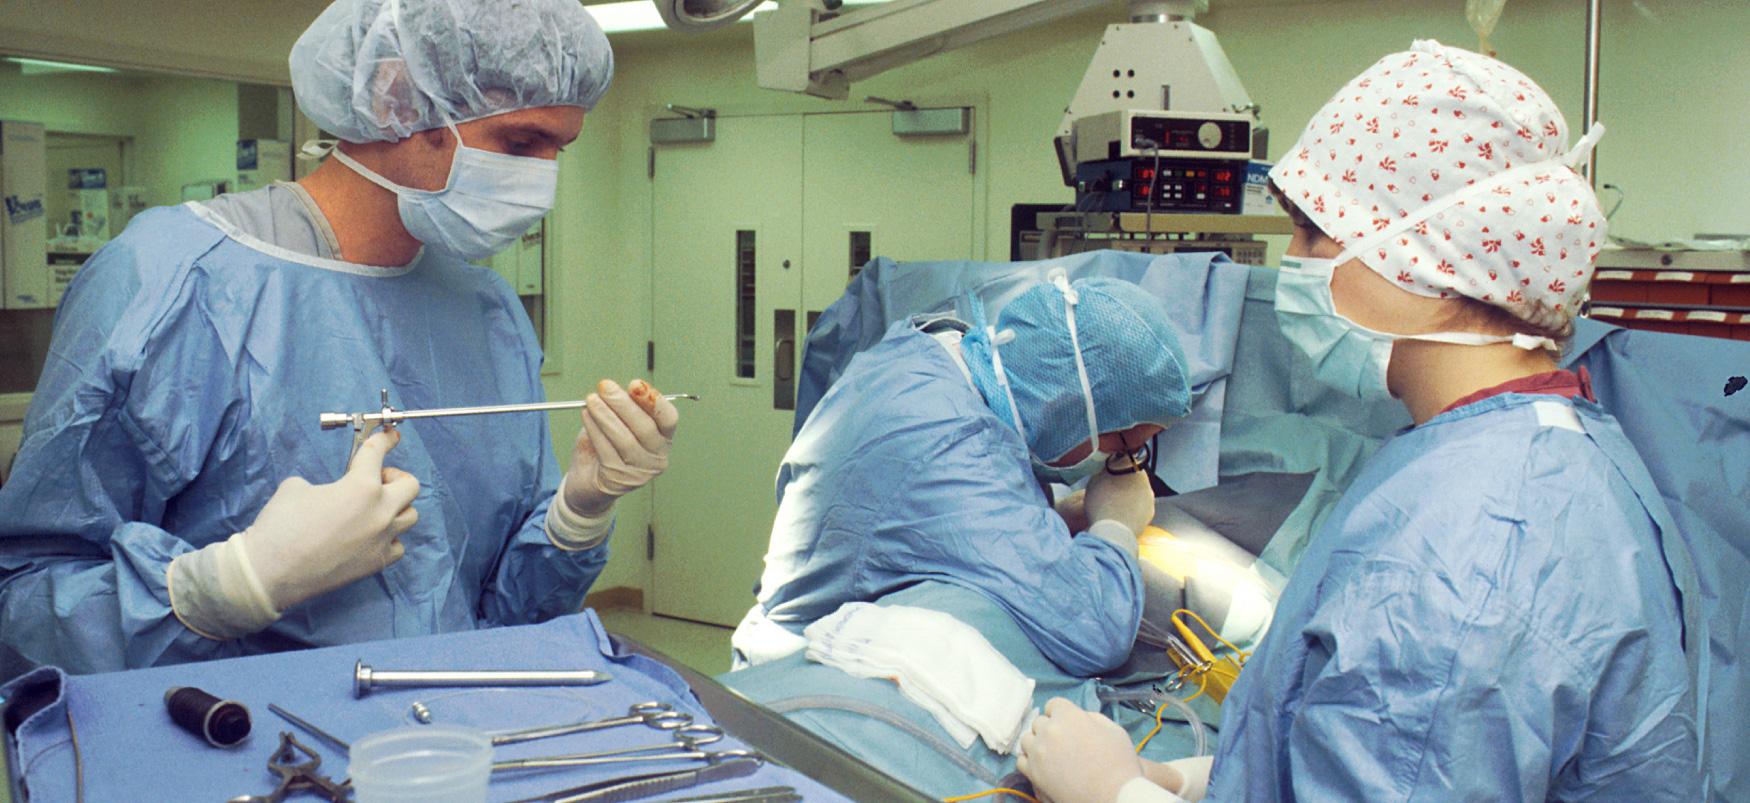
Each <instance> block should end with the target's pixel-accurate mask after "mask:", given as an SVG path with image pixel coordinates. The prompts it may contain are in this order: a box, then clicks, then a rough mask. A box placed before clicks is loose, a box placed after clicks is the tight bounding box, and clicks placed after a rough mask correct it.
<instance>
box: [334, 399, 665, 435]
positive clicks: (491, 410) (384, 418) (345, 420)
mask: <svg viewBox="0 0 1750 803" xmlns="http://www.w3.org/2000/svg"><path fill="white" fill-rule="evenodd" d="M663 398H664V399H668V400H669V401H674V400H676V399H687V400H689V401H698V400H699V397H698V396H697V395H695V394H692V393H670V394H668V395H665V396H663ZM588 406H589V401H588V400H579V401H561V402H536V403H533V404H489V405H483V406H479V407H440V408H437V409H432V410H396V409H393V408H391V407H388V406H387V405H385V406H384V407H383V409H382V410H380V411H378V412H371V413H323V414H322V415H321V422H322V428H323V429H340V428H342V427H350V426H354V425H355V424H362V425H364V426H365V427H367V428H368V427H375V426H380V425H382V424H388V425H390V426H394V425H396V424H399V423H401V422H403V421H412V420H414V419H416V418H444V417H448V416H457V415H496V414H499V413H541V412H547V411H550V410H581V409H583V408H585V407H588Z"/></svg>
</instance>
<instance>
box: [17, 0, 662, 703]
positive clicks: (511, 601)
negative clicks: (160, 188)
mask: <svg viewBox="0 0 1750 803" xmlns="http://www.w3.org/2000/svg"><path fill="white" fill-rule="evenodd" d="M290 66H291V75H292V86H293V90H294V92H295V93H296V95H297V100H298V105H299V108H300V109H302V110H303V112H304V113H305V114H306V115H308V116H309V117H310V118H311V119H312V120H313V121H315V122H316V124H317V125H318V126H320V127H321V128H322V130H324V131H327V132H331V133H332V134H334V135H335V136H336V137H338V139H339V142H338V144H336V143H322V144H320V145H317V146H313V147H311V148H307V150H309V151H311V152H312V153H313V154H321V153H328V154H329V155H331V156H332V157H333V158H332V159H329V160H327V161H325V162H324V163H323V164H322V165H321V166H320V167H318V168H317V169H316V170H315V171H314V172H312V173H311V174H310V175H309V176H308V177H306V178H304V179H302V180H300V181H299V182H297V183H289V182H278V183H275V184H273V185H271V186H268V187H265V188H262V189H259V190H254V191H251V192H246V193H240V194H234V195H224V196H220V197H218V198H215V199H213V200H211V201H207V202H202V203H192V204H184V205H182V206H178V207H171V208H164V209H157V210H153V211H151V212H148V213H146V214H144V215H141V216H139V217H138V218H136V219H135V220H134V221H133V222H132V223H131V224H130V225H129V226H128V228H127V230H126V231H125V232H124V233H123V234H122V235H121V236H120V237H117V238H116V239H115V240H114V241H112V242H111V243H109V244H108V245H107V246H106V247H104V248H103V249H102V250H101V251H99V252H98V253H97V254H95V255H94V256H92V258H91V259H90V260H89V261H88V262H87V263H86V265H85V266H84V268H83V269H82V270H80V271H79V274H78V278H77V279H75V280H74V282H73V284H72V286H71V287H70V288H69V290H68V292H67V295H66V299H65V301H64V302H63V304H62V306H61V308H60V311H59V314H58V316H57V318H56V321H55V332H54V340H53V343H52V345H51V347H50V352H49V358H48V362H47V365H46V367H45V368H44V371H43V375H42V378H41V381H40V382H39V384H38V386H37V389H36V393H35V395H34V397H33V398H32V401H31V406H30V411H29V413H28V415H27V416H26V420H25V428H24V439H23V442H22V445H21V446H20V450H19V453H18V457H17V462H16V464H15V468H14V473H13V476H12V478H11V479H10V480H9V481H8V482H7V484H6V485H5V487H4V488H3V489H0V679H3V678H5V677H7V676H10V675H12V674H15V673H16V672H18V671H20V670H22V669H25V668H28V667H30V666H32V665H37V664H55V665H59V666H61V667H62V668H64V669H67V670H69V671H73V672H99V671H107V670H116V669H124V668H129V667H140V666H149V665H154V664H164V663H176V662H182V661H193V660H202V659H209V658H220V657H228V656H235V655H244V654H252V653H262V652H270V651H276V650H284V649H292V648H299V647H308V646H317V645H330V644H341V643H347V642H358V641H368V640H374V639H383V638H391V637H400V636H414V635H420V634H426V633H436V632H446V631H456V630H468V629H472V628H477V627H485V626H492V625H504V624H517V623H525V622H534V621H540V620H543V619H546V618H549V617H552V616H556V615H560V614H564V613H569V612H572V611H576V610H577V609H578V608H579V607H580V605H581V603H582V600H583V597H584V594H585V592H586V591H587V590H588V588H589V586H590V583H591V582H592V581H593V580H594V579H595V577H596V575H597V574H598V573H599V572H600V571H601V568H602V565H603V563H604V562H605V560H606V558H607V546H606V539H607V536H608V534H609V533H610V532H611V530H612V524H613V504H614V500H615V499H616V498H617V497H619V496H621V495H623V494H625V493H627V492H629V491H631V490H633V489H635V488H638V487H640V486H642V485H644V484H645V483H647V482H649V481H650V480H651V479H652V478H653V477H655V476H656V475H657V474H659V473H661V472H662V470H663V469H664V467H665V466H666V464H667V454H668V449H669V444H670V441H671V439H672V437H673V435H674V431H675V426H676V423H677V417H678V416H677V414H676V412H675V409H674V407H673V406H672V405H670V404H669V403H668V402H667V401H664V400H662V399H661V397H660V395H659V394H657V393H656V391H655V390H654V389H652V388H651V387H650V386H649V385H648V384H646V383H644V382H642V381H635V382H632V383H630V384H629V385H628V386H627V387H624V388H622V387H621V386H620V385H617V384H615V383H613V382H609V381H603V382H601V383H600V385H599V386H598V389H597V390H598V392H597V393H596V394H592V395H591V396H590V397H589V402H590V403H589V406H588V409H587V410H586V411H585V412H583V413H582V414H581V418H582V427H581V431H580V432H579V434H578V437H577V440H576V444H575V446H574V450H573V453H572V459H571V468H570V470H569V472H567V473H565V474H563V475H561V473H560V471H559V468H558V463H557V460H556V459H555V455H554V454H553V449H552V447H551V443H550V441H549V437H550V436H549V431H548V427H547V421H546V418H545V416H543V415H501V416H474V417H466V418H440V419H427V420H421V421H419V422H418V423H417V424H409V425H406V426H403V427H402V428H400V430H399V432H396V433H378V434H376V435H373V436H372V437H371V438H370V439H369V440H368V441H366V442H365V443H364V444H363V446H362V447H361V448H360V449H359V450H358V452H357V454H356V455H355V456H354V457H353V458H352V459H351V461H350V463H349V462H348V461H347V459H346V457H347V447H348V442H347V437H346V435H345V434H342V433H325V432H321V431H319V429H318V426H317V424H318V416H319V414H320V413H322V412H324V411H331V410H341V411H345V410H365V409H373V408H375V407H377V406H379V405H380V404H381V402H380V400H379V389H382V388H387V389H388V394H389V403H390V404H392V405H393V406H394V407H396V408H398V409H422V408H437V407H454V406H471V405H481V404H498V403H515V402H537V401H541V400H542V399H543V397H544V391H543V389H542V385H541V371H540V369H541V353H540V348H539V346H538V345H537V343H536V339H535V335H534V332H533V329H532V327H531V326H530V323H529V320H528V318H527V315H526V314H525V313H524V311H523V308H522V305H521V304H520V302H519V301H518V299H517V297H516V295H515V294H514V293H513V292H512V290H511V289H510V288H509V287H508V286H507V285H506V284H505V282H504V281H502V280H501V279H499V278H498V277H497V275H496V274H494V273H493V272H492V271H490V270H487V269H484V268H480V267H477V266H475V265H472V264H470V261H471V260H477V259H480V258H483V257H486V256H490V255H491V254H493V253H494V252H496V251H498V250H500V249H502V248H504V247H505V246H507V245H509V244H510V243H511V242H513V241H515V240H516V239H517V238H518V237H520V236H521V235H522V234H523V233H524V232H525V231H527V230H528V229H529V228H530V227H531V226H533V225H534V224H535V223H537V222H538V221H540V219H541V218H542V216H544V215H545V214H546V213H547V212H548V210H549V209H551V208H552V206H553V197H554V192H555V188H556V186H557V183H558V164H557V162H556V161H555V159H556V157H557V156H558V153H559V151H560V149H562V148H563V147H564V146H565V145H567V144H569V143H570V142H572V141H573V140H575V139H576V138H577V136H578V133H579V131H580V130H581V127H582V125H583V119H584V115H585V112H587V111H588V110H589V109H590V108H591V107H593V106H594V105H595V103H596V101H597V100H598V99H599V98H600V97H601V96H602V93H603V92H604V91H605V90H606V89H607V86H608V82H609V80H610V79H611V77H612V75H613V55H612V53H611V52H610V50H609V47H608V42H607V39H606V37H605V36H604V35H603V34H602V31H601V29H600V28H599V27H598V26H597V25H596V23H595V22H594V20H593V19H591V17H590V15H589V14H588V13H587V12H586V11H584V9H583V8H582V6H580V5H579V4H578V3H577V2H575V0H467V1H466V2H462V1H461V0H339V2H336V3H334V4H333V5H331V6H329V7H328V8H327V10H325V11H323V12H322V14H321V16H319V17H318V18H317V19H316V21H315V22H314V23H313V24H312V25H311V26H310V28H309V30H307V31H306V32H305V33H304V34H303V36H302V37H300V38H299V39H298V41H297V44H296V45H295V46H294V47H293V49H292V54H291V65H290Z"/></svg>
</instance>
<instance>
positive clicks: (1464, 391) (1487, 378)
mask: <svg viewBox="0 0 1750 803" xmlns="http://www.w3.org/2000/svg"><path fill="white" fill-rule="evenodd" d="M1556 368H1557V365H1556V361H1555V358H1554V357H1553V356H1552V355H1551V354H1550V353H1549V352H1548V351H1545V350H1543V349H1538V350H1536V351H1526V350H1524V349H1520V348H1515V347H1514V346H1512V345H1510V344H1506V343H1502V344H1498V345H1492V346H1458V345H1453V344H1450V343H1430V342H1427V341H1421V340H1400V341H1398V342H1396V343H1394V344H1392V355H1391V364H1390V365H1389V366H1388V368H1387V370H1386V385H1387V386H1388V387H1390V388H1391V392H1392V394H1393V395H1395V396H1397V397H1398V399H1399V400H1400V401H1402V402H1403V403H1404V407H1406V408H1408V409H1409V411H1410V417H1411V418H1412V419H1414V420H1415V422H1416V424H1417V425H1421V424H1423V423H1426V422H1427V421H1428V419H1430V418H1433V417H1434V416H1437V415H1439V414H1440V413H1441V411H1443V410H1445V409H1446V408H1448V407H1451V406H1452V403H1453V402H1456V401H1458V400H1459V399H1462V398H1464V397H1466V396H1469V395H1471V394H1472V393H1476V392H1477V391H1479V390H1485V389H1488V388H1492V387H1495V386H1496V385H1500V384H1502V383H1505V382H1511V381H1513V380H1515V379H1521V378H1524V377H1528V376H1536V375H1538V374H1547V373H1549V372H1551V371H1554V370H1556Z"/></svg>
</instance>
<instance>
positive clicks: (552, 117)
mask: <svg viewBox="0 0 1750 803" xmlns="http://www.w3.org/2000/svg"><path fill="white" fill-rule="evenodd" d="M479 122H480V125H481V127H482V128H485V129H487V130H489V131H492V132H493V133H496V134H504V133H521V134H526V135H529V136H533V137H540V138H544V139H550V140H553V141H555V142H559V143H565V142H570V141H571V140H573V139H576V138H577V135H578V132H579V129H580V128H581V126H582V123H583V109H581V108H578V107H576V106H541V107H537V108H533V109H519V110H517V111H514V112H505V113H504V114H496V115H493V116H491V117H485V118H482V119H481V120H480V121H479Z"/></svg>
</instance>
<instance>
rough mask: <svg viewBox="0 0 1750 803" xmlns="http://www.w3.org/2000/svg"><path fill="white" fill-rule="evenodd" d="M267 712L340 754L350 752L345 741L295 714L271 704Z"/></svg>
mask: <svg viewBox="0 0 1750 803" xmlns="http://www.w3.org/2000/svg"><path fill="white" fill-rule="evenodd" d="M267 710H269V711H272V712H274V713H275V714H277V715H279V718H280V719H283V720H285V721H287V722H290V723H292V724H293V725H296V726H298V727H299V728H301V729H303V731H304V732H305V733H308V734H310V735H311V736H314V737H316V738H318V739H321V740H322V742H323V743H324V744H326V745H328V746H329V747H333V748H335V749H337V750H339V751H340V752H342V753H348V752H351V751H352V745H350V744H347V743H346V742H345V741H343V740H341V739H340V738H339V737H337V736H335V735H334V734H332V733H329V732H328V731H325V730H323V729H321V728H318V727H316V726H315V725H312V724H310V722H309V721H308V720H306V719H304V718H303V717H300V716H298V715H296V714H293V713H292V712H290V711H287V710H285V709H284V708H281V707H279V706H278V705H275V704H273V703H268V704H267Z"/></svg>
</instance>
